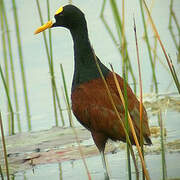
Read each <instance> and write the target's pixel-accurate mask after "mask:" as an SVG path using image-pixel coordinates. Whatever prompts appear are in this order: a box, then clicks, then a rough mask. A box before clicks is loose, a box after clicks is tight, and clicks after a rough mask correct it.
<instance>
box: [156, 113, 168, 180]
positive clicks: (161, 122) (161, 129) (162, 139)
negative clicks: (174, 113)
mask: <svg viewBox="0 0 180 180" xmlns="http://www.w3.org/2000/svg"><path fill="white" fill-rule="evenodd" d="M158 121H159V126H160V134H161V158H162V175H163V177H162V179H163V180H167V167H166V157H165V146H164V126H163V121H162V114H161V111H160V112H159V113H158Z"/></svg>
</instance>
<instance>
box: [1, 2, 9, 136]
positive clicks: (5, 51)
mask: <svg viewBox="0 0 180 180" xmlns="http://www.w3.org/2000/svg"><path fill="white" fill-rule="evenodd" d="M2 5H3V3H2V2H1V6H0V7H1V9H0V11H1V12H0V22H1V29H2V32H3V33H2V47H3V59H4V70H5V72H4V80H5V82H6V87H7V89H9V69H8V65H9V64H8V59H7V47H6V39H5V28H4V19H3V6H2ZM8 93H10V92H9V91H8ZM9 111H10V108H9V106H8V105H7V112H9ZM8 124H9V134H11V119H10V116H8Z"/></svg>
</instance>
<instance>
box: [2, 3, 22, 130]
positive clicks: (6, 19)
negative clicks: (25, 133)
mask: <svg viewBox="0 0 180 180" xmlns="http://www.w3.org/2000/svg"><path fill="white" fill-rule="evenodd" d="M1 8H2V12H3V17H4V23H5V28H6V35H7V45H8V50H9V51H8V52H9V60H10V68H11V71H10V72H11V78H12V83H13V92H14V99H15V108H16V113H17V124H18V130H19V132H21V124H20V115H19V103H18V95H17V85H16V77H15V72H14V63H13V53H12V46H11V36H10V31H9V25H8V18H7V15H6V9H5V5H4V1H3V0H1Z"/></svg>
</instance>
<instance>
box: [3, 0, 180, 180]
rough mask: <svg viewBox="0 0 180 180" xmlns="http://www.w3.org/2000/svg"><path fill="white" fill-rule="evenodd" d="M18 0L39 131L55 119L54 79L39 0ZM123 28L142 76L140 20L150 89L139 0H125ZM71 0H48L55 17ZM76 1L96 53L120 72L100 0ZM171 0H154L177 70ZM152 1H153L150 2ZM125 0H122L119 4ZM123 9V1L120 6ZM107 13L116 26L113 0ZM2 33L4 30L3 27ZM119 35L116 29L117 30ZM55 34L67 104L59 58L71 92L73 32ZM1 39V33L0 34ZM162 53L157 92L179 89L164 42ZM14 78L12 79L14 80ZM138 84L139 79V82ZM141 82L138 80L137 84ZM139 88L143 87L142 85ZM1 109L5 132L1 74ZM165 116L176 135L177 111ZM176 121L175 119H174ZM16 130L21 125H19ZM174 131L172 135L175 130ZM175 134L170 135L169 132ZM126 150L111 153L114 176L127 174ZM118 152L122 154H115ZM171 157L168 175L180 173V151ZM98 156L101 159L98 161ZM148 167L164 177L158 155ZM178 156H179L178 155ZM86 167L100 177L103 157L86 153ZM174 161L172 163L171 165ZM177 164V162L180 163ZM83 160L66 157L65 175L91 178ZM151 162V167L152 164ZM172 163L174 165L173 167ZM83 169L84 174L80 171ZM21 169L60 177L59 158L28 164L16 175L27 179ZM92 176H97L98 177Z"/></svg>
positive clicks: (177, 6) (179, 13)
mask: <svg viewBox="0 0 180 180" xmlns="http://www.w3.org/2000/svg"><path fill="white" fill-rule="evenodd" d="M16 3H17V10H18V15H19V22H20V32H21V40H22V45H23V57H24V66H25V72H26V78H27V83H28V84H27V87H28V94H29V101H30V111H31V117H32V118H31V120H32V130H33V131H39V130H42V129H48V128H51V127H52V126H54V125H55V120H54V113H53V103H52V94H51V85H50V78H51V77H50V73H49V70H48V61H47V57H46V52H45V46H44V42H43V36H42V34H39V35H36V36H34V35H33V33H34V31H35V29H36V28H37V27H39V26H40V21H39V15H38V11H37V7H36V3H35V2H32V1H27V2H23V1H22V0H19V1H17V2H16ZM125 3H126V4H125V32H126V38H127V42H128V50H129V52H130V53H131V54H129V55H130V59H131V63H132V66H133V69H135V70H134V73H135V75H136V77H138V72H137V60H136V47H135V40H134V31H133V17H135V20H136V28H137V36H138V43H139V50H140V51H139V53H140V60H141V62H142V63H141V65H142V68H141V71H142V72H141V73H142V77H143V78H142V80H143V82H142V83H143V93H144V94H147V93H149V92H150V84H151V82H152V72H151V67H150V61H149V57H148V52H147V49H146V45H145V42H144V40H143V38H142V36H143V28H142V19H141V15H140V9H139V3H138V1H126V2H125ZM65 4H67V1H63V2H60V1H51V4H50V12H51V16H52V18H53V14H54V13H55V11H56V10H57V9H58V8H59V7H60V6H61V5H65ZM74 4H75V5H77V6H78V7H80V8H81V9H82V10H83V12H84V13H85V15H86V19H87V22H88V29H89V36H90V40H91V43H92V45H93V47H94V49H95V52H96V54H97V56H98V57H99V58H100V59H101V61H102V62H103V63H104V64H105V65H107V66H108V67H109V63H112V64H113V66H114V69H115V71H116V72H117V73H119V74H121V57H120V55H119V53H118V51H117V48H116V47H115V46H114V44H113V43H112V40H111V38H110V37H109V35H108V33H107V31H106V30H105V28H104V25H103V23H102V21H101V19H100V17H99V14H100V10H101V6H102V1H96V2H95V1H93V0H89V1H88V2H86V1H78V2H75V3H74ZM169 4H170V2H169V0H159V1H157V2H154V3H153V4H152V17H153V20H154V22H155V24H156V26H157V29H158V32H159V34H160V37H161V40H162V42H163V43H164V45H165V48H166V50H167V53H169V54H170V55H171V58H172V59H173V63H174V65H175V68H176V70H177V72H178V75H179V64H178V63H177V50H176V48H175V45H174V43H173V41H172V38H171V36H170V32H169V30H168V21H169ZM148 5H149V6H150V3H149V4H148ZM5 6H6V9H7V10H6V12H7V15H8V21H9V26H10V32H11V39H12V47H13V58H14V59H13V62H14V65H15V73H16V77H17V82H19V84H18V97H19V102H20V112H19V113H20V115H21V121H22V122H21V125H22V129H23V131H27V123H26V116H25V106H24V100H23V92H22V85H21V77H20V75H21V74H20V69H19V58H18V50H17V45H16V34H15V28H14V27H15V26H14V21H13V11H12V4H11V1H10V0H7V1H6V2H5ZM120 6H121V3H120V4H119V7H120ZM41 9H42V15H43V18H44V22H46V21H47V12H46V3H45V2H41ZM119 9H121V7H120V8H119ZM174 11H175V14H176V17H177V18H178V22H179V23H180V21H179V20H180V19H179V17H180V2H179V1H178V0H176V1H174ZM105 18H106V20H107V22H108V24H109V25H111V27H112V31H113V32H116V31H115V25H114V22H113V20H112V13H111V8H110V4H109V2H107V5H106V8H105ZM173 30H174V31H175V36H176V38H177V39H178V32H177V30H176V29H175V25H174V24H173ZM1 33H2V32H1ZM148 34H149V37H150V42H151V44H152V46H153V44H154V43H153V42H154V38H153V36H154V35H153V32H152V30H151V28H150V25H148ZM115 37H116V38H118V37H117V34H115ZM52 39H53V55H54V71H55V78H56V81H57V85H58V89H59V94H60V100H61V102H62V106H63V108H65V103H64V101H63V96H62V93H61V92H60V91H61V90H60V88H61V86H62V85H63V83H62V79H61V77H60V76H61V75H60V63H62V64H63V67H64V72H65V77H66V80H67V86H68V87H67V88H68V93H69V95H70V90H71V82H72V76H73V67H74V62H73V46H72V38H71V36H70V33H69V32H68V31H67V30H65V29H63V28H56V29H53V30H52ZM0 41H1V36H0ZM157 53H158V57H159V59H160V61H158V62H157V63H156V65H157V66H156V75H157V81H158V87H159V93H168V92H177V90H176V87H175V85H174V83H172V77H171V75H170V73H169V71H168V70H167V69H166V68H164V65H165V66H167V65H166V64H167V63H166V60H165V58H164V55H163V53H162V50H161V48H160V47H158V49H157ZM0 63H1V66H3V52H2V46H1V47H0ZM178 77H179V76H178ZM129 83H130V85H131V86H132V87H133V85H132V79H131V78H130V80H129ZM11 84H12V83H11ZM137 85H138V84H137ZM137 87H138V86H137ZM138 92H139V88H138ZM0 97H1V98H0V99H1V103H0V109H1V111H2V115H3V120H4V122H3V123H4V129H5V133H6V134H7V132H8V131H7V121H6V117H7V108H6V96H5V92H4V87H3V85H2V82H1V78H0ZM63 113H64V115H65V123H66V126H68V125H69V123H68V118H67V113H66V112H63ZM165 118H166V125H167V128H168V130H169V131H170V132H176V133H175V135H174V134H173V135H174V137H175V138H177V137H178V136H179V130H177V127H179V125H180V124H179V121H178V119H179V114H178V113H176V112H168V113H167V116H165ZM154 122H157V118H154V117H150V124H153V123H154ZM172 122H173V123H172ZM74 123H75V125H79V123H78V122H77V121H76V120H75V118H74ZM16 131H17V125H16ZM173 135H172V136H173ZM170 137H171V136H170ZM122 156H124V152H119V153H118V154H115V155H112V154H109V155H108V159H109V162H110V163H109V164H110V165H109V166H110V168H111V172H112V177H113V179H119V178H120V177H121V178H122V179H123V178H125V177H127V173H125V172H124V169H125V167H126V164H125V161H124V160H122V159H121V160H119V159H118V158H122ZM117 157H118V158H117ZM167 157H168V158H167V159H168V160H167V162H168V164H169V167H168V175H169V177H179V176H180V174H179V172H178V170H177V168H175V166H174V167H173V164H172V162H174V161H175V160H176V159H177V158H179V156H178V154H168V155H167ZM94 162H96V163H97V164H96V165H94ZM147 162H148V167H149V169H150V171H151V169H152V171H153V172H152V173H150V174H153V177H154V178H153V179H160V177H161V175H160V173H159V172H158V171H157V172H156V170H159V169H156V168H153V167H154V166H157V163H156V162H159V163H160V155H153V156H151V155H149V156H148V158H147ZM176 162H178V161H176ZM87 163H88V167H89V169H90V172H91V173H92V177H94V178H95V179H102V178H103V173H102V168H101V161H100V159H99V156H95V157H91V158H87ZM171 164H172V166H171ZM177 166H178V165H177ZM82 167H84V166H83V165H82V162H81V161H80V160H77V161H75V162H73V165H72V162H63V163H62V169H63V179H71V178H72V177H73V178H75V179H76V178H77V179H78V178H79V175H80V176H81V177H84V178H87V177H86V173H85V170H84V171H82V170H81V169H82ZM151 167H152V168H151ZM171 167H173V168H171ZM80 173H81V174H80ZM23 174H25V176H26V177H27V179H41V178H44V179H48V178H49V177H53V179H59V177H60V175H59V165H58V164H48V165H42V166H37V167H35V170H34V174H33V172H32V170H28V171H26V172H25V173H21V172H20V173H17V174H16V175H15V179H18V180H19V179H23V178H24V177H23ZM94 178H93V179H94Z"/></svg>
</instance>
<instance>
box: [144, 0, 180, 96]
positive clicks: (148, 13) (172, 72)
mask: <svg viewBox="0 0 180 180" xmlns="http://www.w3.org/2000/svg"><path fill="white" fill-rule="evenodd" d="M143 4H144V7H145V9H146V12H147V15H148V17H149V19H150V23H151V26H152V29H153V31H154V33H155V35H156V37H157V39H158V41H159V43H160V47H161V49H162V51H163V53H164V56H165V59H166V61H167V64H168V67H169V70H170V72H171V76H172V78H173V80H174V83H175V85H176V87H177V90H178V92H179V93H180V84H179V80H178V77H177V74H176V71H175V68H174V66H173V64H172V61H171V59H170V58H169V57H168V55H167V52H166V50H165V48H164V45H163V43H162V41H161V38H160V36H159V33H158V31H157V28H156V26H155V24H154V22H153V19H152V17H151V13H150V12H149V9H148V7H147V4H146V2H145V1H144V0H143Z"/></svg>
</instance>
